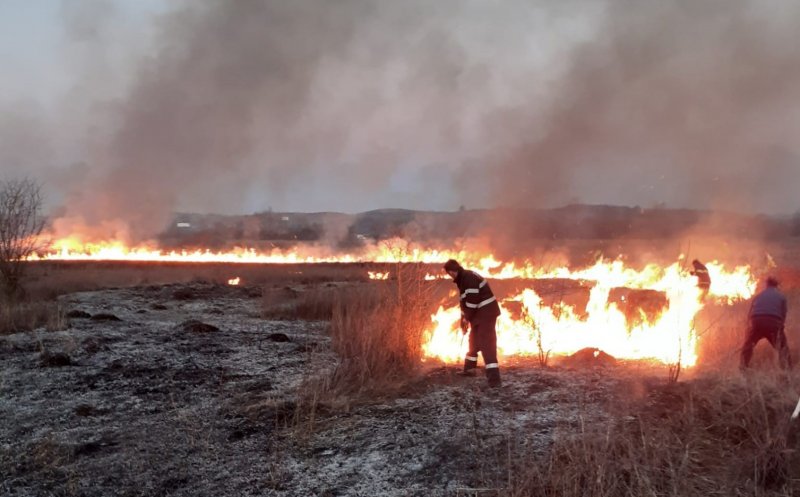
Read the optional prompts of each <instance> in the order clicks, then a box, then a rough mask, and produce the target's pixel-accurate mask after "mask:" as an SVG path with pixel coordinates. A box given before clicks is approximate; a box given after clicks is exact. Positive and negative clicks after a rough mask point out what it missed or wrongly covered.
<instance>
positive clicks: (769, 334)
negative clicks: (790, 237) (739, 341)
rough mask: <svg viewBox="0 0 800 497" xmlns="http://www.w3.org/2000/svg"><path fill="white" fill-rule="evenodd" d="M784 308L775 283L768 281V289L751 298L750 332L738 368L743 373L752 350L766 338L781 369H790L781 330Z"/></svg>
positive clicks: (784, 320)
mask: <svg viewBox="0 0 800 497" xmlns="http://www.w3.org/2000/svg"><path fill="white" fill-rule="evenodd" d="M787 308H788V306H787V304H786V297H785V296H784V295H783V294H782V293H781V292H780V290H778V280H776V279H775V278H772V277H769V278H767V288H766V289H765V290H764V291H763V292H761V293H759V294H758V295H756V296H755V297H753V302H752V303H751V304H750V312H749V318H750V328H749V329H748V330H747V338H745V341H744V345H743V346H742V358H741V364H740V367H741V368H742V369H743V370H744V369H746V368H748V367H749V366H750V358H752V357H753V349H754V348H755V346H756V344H757V343H758V341H759V340H761V339H762V338H766V339H767V340H768V341H769V343H770V345H772V346H773V347H774V348H775V349H776V350H777V351H778V357H779V359H780V364H781V367H783V368H784V369H789V368H791V367H792V358H791V356H790V354H789V345H788V344H787V343H786V332H785V330H784V326H785V323H786V312H787Z"/></svg>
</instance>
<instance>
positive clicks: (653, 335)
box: [423, 261, 756, 366]
mask: <svg viewBox="0 0 800 497" xmlns="http://www.w3.org/2000/svg"><path fill="white" fill-rule="evenodd" d="M708 268H709V273H710V274H711V278H712V286H711V290H710V292H709V297H710V298H711V299H714V300H716V301H718V302H721V303H723V304H726V303H732V302H734V301H736V300H740V299H745V298H749V297H750V296H752V294H753V293H754V291H755V286H756V282H755V279H754V278H753V277H752V275H751V274H750V271H749V268H747V267H737V268H735V269H734V270H733V271H725V270H724V268H723V267H722V266H721V265H720V264H718V263H716V262H714V263H709V264H708ZM538 274H539V275H540V276H539V277H541V278H564V279H571V280H591V281H593V282H595V284H594V286H592V288H591V289H590V290H589V299H588V303H587V304H586V306H585V308H584V309H583V311H584V312H583V313H580V312H578V310H577V309H576V308H575V307H573V306H570V305H565V304H563V303H562V304H556V305H554V306H546V305H543V300H542V298H541V297H540V296H539V295H538V294H537V293H536V292H535V291H534V290H533V289H525V290H523V291H522V292H520V293H519V294H517V295H513V296H511V297H509V298H507V299H504V300H503V301H502V302H501V306H504V305H505V306H511V305H513V304H517V305H518V306H521V308H522V311H523V316H522V317H517V318H514V317H512V316H511V314H510V313H509V312H504V313H503V315H501V317H500V318H499V319H498V323H497V348H498V352H499V354H500V355H501V356H502V357H510V356H536V355H538V354H539V353H540V352H544V353H549V354H552V355H567V354H572V353H575V352H577V351H579V350H581V349H584V348H587V347H593V348H598V349H601V350H603V351H605V352H607V353H609V354H611V355H613V356H615V357H617V358H621V359H649V360H655V361H659V362H663V363H668V364H669V363H676V362H678V361H680V362H681V364H682V365H684V366H693V365H695V364H696V362H697V335H696V333H695V329H694V320H695V317H696V316H697V314H698V312H699V311H700V310H701V309H702V308H703V307H704V305H705V304H704V303H703V302H702V301H701V298H700V290H699V289H698V288H697V281H696V279H695V278H694V277H693V276H691V275H689V274H688V273H687V272H686V271H684V270H683V269H682V268H681V266H680V265H679V264H678V263H675V264H673V265H671V266H669V267H667V268H660V267H658V266H655V265H649V266H647V267H645V269H643V270H641V271H636V270H633V269H630V268H626V267H625V266H624V264H622V262H621V261H613V262H608V261H598V262H597V263H596V264H595V265H594V266H592V267H590V268H586V269H583V270H577V271H570V270H569V269H567V268H558V269H555V270H552V271H547V272H540V273H538ZM621 287H622V288H629V289H650V290H657V291H659V292H663V294H664V296H665V297H666V301H667V304H666V306H665V307H664V308H662V309H661V310H660V311H659V313H658V315H657V316H654V317H653V318H652V319H648V317H647V315H646V314H645V313H644V311H642V310H641V309H635V311H636V312H634V313H633V315H631V310H629V312H628V314H626V312H624V310H623V309H620V308H619V306H618V305H617V304H616V303H615V302H610V301H609V295H610V293H611V290H612V289H613V288H621ZM459 320H460V310H459V308H458V307H457V306H454V307H451V308H448V309H445V308H439V310H438V311H437V312H436V313H435V314H434V315H433V316H431V321H432V325H431V328H430V329H429V330H428V332H427V336H426V340H425V343H424V345H423V354H424V356H425V357H426V358H435V359H438V360H442V361H444V362H448V363H456V362H459V361H461V360H463V357H464V355H465V354H466V352H467V346H466V345H465V344H463V341H462V339H461V333H460V330H459V325H458V324H459Z"/></svg>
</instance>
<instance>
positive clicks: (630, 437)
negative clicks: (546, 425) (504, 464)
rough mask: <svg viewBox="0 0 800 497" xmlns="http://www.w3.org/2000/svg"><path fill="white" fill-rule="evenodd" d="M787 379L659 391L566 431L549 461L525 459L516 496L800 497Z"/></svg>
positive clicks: (718, 380) (717, 381)
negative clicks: (604, 418)
mask: <svg viewBox="0 0 800 497" xmlns="http://www.w3.org/2000/svg"><path fill="white" fill-rule="evenodd" d="M783 380H784V381H781V380H780V379H778V377H775V376H768V375H764V374H760V375H759V374H757V373H753V374H751V375H750V376H748V377H746V378H743V377H739V376H735V377H728V378H725V377H715V378H705V379H698V380H694V381H691V382H688V383H683V384H675V385H668V386H665V387H661V388H659V389H657V390H655V391H653V392H651V393H650V394H649V395H648V396H647V397H645V398H643V399H639V400H635V401H629V403H628V404H627V405H625V406H624V407H622V408H619V410H618V411H612V413H611V414H612V416H611V417H610V421H608V422H604V423H601V424H599V425H592V424H585V423H580V424H579V425H578V426H576V427H572V428H564V429H561V430H559V432H558V433H557V435H556V438H555V441H554V443H553V445H552V447H551V450H550V451H549V453H548V455H547V456H545V457H544V461H542V460H541V459H537V458H535V457H529V458H523V459H522V460H520V462H519V466H520V467H519V468H518V471H517V472H516V474H517V477H516V478H515V480H514V481H513V484H512V488H510V489H509V494H510V495H512V496H514V497H527V496H564V497H569V496H576V497H577V496H581V497H583V496H598V497H605V496H609V497H610V496H640V495H653V496H656V495H657V496H675V497H677V496H701V495H702V496H706V495H720V496H722V495H724V496H735V495H764V496H783V495H787V496H788V495H796V492H798V491H800V484H798V480H797V478H798V476H800V473H799V472H798V464H797V463H798V461H797V459H796V456H795V455H794V450H793V449H796V448H797V441H796V435H795V434H794V431H795V430H797V426H792V425H791V424H790V422H789V415H790V413H791V411H792V408H793V407H794V403H795V401H796V400H797V399H796V397H795V395H794V394H793V393H792V391H793V389H790V388H787V385H786V384H785V380H786V377H783ZM790 449H792V450H790Z"/></svg>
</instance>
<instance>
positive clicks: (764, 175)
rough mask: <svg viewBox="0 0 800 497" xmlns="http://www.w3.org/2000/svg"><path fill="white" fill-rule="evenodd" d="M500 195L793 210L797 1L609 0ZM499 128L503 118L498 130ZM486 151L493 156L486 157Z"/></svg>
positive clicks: (506, 169) (799, 79)
mask: <svg viewBox="0 0 800 497" xmlns="http://www.w3.org/2000/svg"><path fill="white" fill-rule="evenodd" d="M604 19H605V22H604V24H603V25H602V27H601V29H600V30H598V32H597V36H595V37H593V38H592V39H591V40H590V41H589V42H587V43H585V44H584V45H583V46H580V47H578V48H577V49H576V50H575V51H574V52H573V54H572V56H571V58H570V69H569V71H568V72H567V74H566V76H565V77H564V78H563V80H562V81H561V87H560V88H559V90H558V91H557V92H555V93H554V94H553V98H552V99H551V100H550V101H549V102H548V105H547V108H546V109H544V110H543V111H542V112H531V109H520V112H521V113H524V114H525V115H524V116H522V117H521V118H520V119H523V120H525V119H527V127H526V128H524V129H526V130H528V132H529V133H530V135H531V139H530V140H522V141H521V143H520V144H519V145H518V146H517V147H516V148H513V149H511V150H510V151H509V154H508V155H507V156H506V157H505V159H504V160H503V161H502V162H501V163H500V164H498V165H499V166H500V167H499V170H498V177H502V178H504V180H501V181H500V182H498V183H496V185H495V186H496V189H495V190H494V192H495V194H497V192H499V191H505V192H506V193H507V195H508V196H507V197H506V198H508V200H509V202H510V203H516V204H524V203H526V202H529V199H530V198H534V199H540V200H545V201H561V202H563V200H564V197H565V195H564V194H565V193H566V192H569V196H571V197H573V198H576V199H579V200H581V201H583V202H590V203H591V202H595V203H626V204H640V205H643V206H651V205H653V204H656V203H661V202H665V203H667V204H668V205H672V206H690V207H700V208H725V209H736V210H744V211H750V210H755V211H762V212H763V211H767V212H780V211H783V212H786V211H789V210H794V209H796V208H797V207H799V206H800V204H799V203H798V202H797V201H796V200H795V195H794V193H793V192H794V189H795V187H796V186H797V185H798V184H800V162H799V161H798V159H799V158H800V157H798V151H800V150H799V149H798V146H797V145H796V142H795V140H793V139H792V136H793V135H795V134H796V133H797V132H798V131H799V130H800V129H799V126H800V112H798V110H797V108H796V107H795V106H794V105H792V104H791V102H794V101H796V100H797V99H798V97H800V85H798V83H800V49H799V48H798V45H797V44H796V43H793V42H792V39H793V38H794V36H795V35H794V33H797V32H798V29H800V5H798V4H796V3H792V2H745V1H733V2H731V1H727V0H702V1H680V2H660V1H657V0H653V1H650V0H645V1H623V0H620V1H615V2H609V3H608V10H607V12H606V14H605V16H604ZM495 128H496V129H499V130H500V129H502V126H495ZM491 159H492V157H491V156H490V157H488V158H487V161H491Z"/></svg>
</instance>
